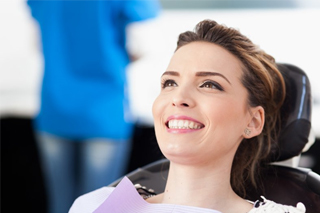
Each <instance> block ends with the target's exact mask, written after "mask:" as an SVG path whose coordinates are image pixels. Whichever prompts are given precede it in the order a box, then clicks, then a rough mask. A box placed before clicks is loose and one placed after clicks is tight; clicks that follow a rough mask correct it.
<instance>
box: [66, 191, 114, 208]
mask: <svg viewBox="0 0 320 213" xmlns="http://www.w3.org/2000/svg"><path fill="white" fill-rule="evenodd" d="M114 189H115V188H114V187H102V188H100V189H97V190H94V191H92V192H89V193H87V194H84V195H82V196H80V197H78V198H77V199H76V200H75V201H74V203H73V204H72V206H71V208H70V210H69V213H81V212H93V211H94V210H95V209H97V207H98V206H100V205H101V204H102V203H103V202H104V201H105V200H106V199H107V198H108V197H109V195H110V194H111V193H112V192H113V190H114Z"/></svg>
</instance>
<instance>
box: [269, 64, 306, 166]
mask: <svg viewBox="0 0 320 213" xmlns="http://www.w3.org/2000/svg"><path fill="white" fill-rule="evenodd" d="M277 66H278V69H279V71H280V72H281V73H282V75H283V77H284V81H285V84H286V97H285V101H284V103H283V105H282V107H281V127H282V128H281V132H280V135H279V139H278V147H277V150H273V152H272V153H273V154H272V155H271V156H270V161H271V162H276V161H283V160H287V159H290V158H292V157H294V156H297V155H299V154H300V153H301V152H302V150H303V148H304V146H305V145H306V144H307V143H308V137H309V134H310V130H311V104H312V103H311V89H310V82H309V79H308V77H307V75H306V74H305V72H304V71H302V70H301V69H300V68H298V67H296V66H293V65H289V64H279V63H278V64H277Z"/></svg>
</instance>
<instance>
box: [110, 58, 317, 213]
mask: <svg viewBox="0 0 320 213" xmlns="http://www.w3.org/2000/svg"><path fill="white" fill-rule="evenodd" d="M278 68H279V70H280V72H281V73H282V75H283V76H284V79H285V83H286V91H287V92H286V99H285V102H284V104H283V106H282V108H281V120H282V125H281V126H282V130H281V132H280V136H279V140H278V147H277V149H275V150H273V152H272V153H273V154H272V155H271V156H270V159H269V160H270V162H276V161H282V160H287V159H290V158H292V157H294V156H297V155H299V154H300V153H301V152H302V150H303V148H304V146H305V145H306V143H307V142H308V137H309V133H310V129H311V89H310V83H309V80H308V77H307V75H306V74H305V73H304V72H303V71H302V70H301V69H299V68H298V67H296V66H293V65H289V64H278ZM169 166H170V163H169V161H168V160H167V159H163V160H159V161H156V162H154V163H151V164H149V165H147V166H145V167H142V168H138V169H137V170H135V171H133V172H131V173H129V174H128V175H126V176H127V177H128V178H129V179H130V180H131V181H132V182H133V183H134V184H135V183H140V184H141V185H144V186H146V187H147V188H152V189H154V190H155V192H156V193H161V192H163V191H164V188H165V184H166V179H167V176H168V170H169ZM261 176H262V177H264V178H263V179H262V185H263V186H264V187H261V189H258V190H254V189H253V188H252V187H251V186H249V185H248V187H247V197H246V199H248V200H252V201H255V200H258V199H260V196H261V195H263V196H265V197H266V198H267V199H270V200H273V201H275V202H278V203H282V204H287V205H296V204H297V203H298V202H303V203H304V204H305V206H306V208H307V212H308V213H319V212H320V175H318V174H316V173H314V172H313V171H311V170H310V169H306V168H299V167H298V168H292V167H285V166H278V165H272V164H271V165H270V166H269V167H268V168H266V169H264V170H263V171H262V175H261ZM119 181H120V179H119V180H117V181H115V182H114V183H113V184H111V186H116V185H117V184H118V183H119Z"/></svg>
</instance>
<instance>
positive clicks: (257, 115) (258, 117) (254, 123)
mask: <svg viewBox="0 0 320 213" xmlns="http://www.w3.org/2000/svg"><path fill="white" fill-rule="evenodd" d="M250 111H251V113H250V120H249V123H248V124H247V126H246V128H245V130H244V131H243V137H244V138H247V139H249V138H252V137H255V136H257V135H260V133H261V132H262V130H263V126H264V119H265V116H264V109H263V107H262V106H257V107H252V108H251V109H250Z"/></svg>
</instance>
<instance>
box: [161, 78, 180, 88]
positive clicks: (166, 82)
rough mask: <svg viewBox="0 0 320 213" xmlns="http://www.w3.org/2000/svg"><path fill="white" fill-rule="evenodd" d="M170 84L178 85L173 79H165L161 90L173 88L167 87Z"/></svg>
mask: <svg viewBox="0 0 320 213" xmlns="http://www.w3.org/2000/svg"><path fill="white" fill-rule="evenodd" d="M168 83H172V84H175V85H177V83H176V82H175V81H174V80H172V79H163V80H162V82H161V88H162V89H164V88H166V87H172V86H168V85H167V84H168Z"/></svg>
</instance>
